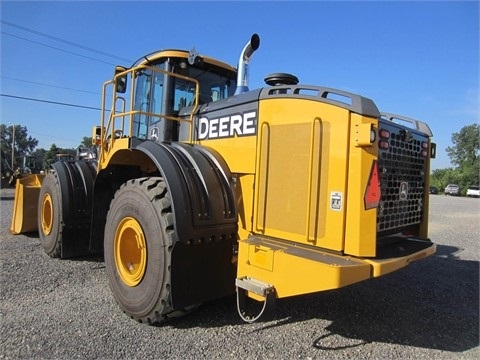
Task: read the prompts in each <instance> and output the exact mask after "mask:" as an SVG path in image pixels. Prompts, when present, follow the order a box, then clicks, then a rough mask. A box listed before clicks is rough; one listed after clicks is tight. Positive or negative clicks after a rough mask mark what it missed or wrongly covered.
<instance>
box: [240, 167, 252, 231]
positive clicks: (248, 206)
mask: <svg viewBox="0 0 480 360" xmlns="http://www.w3.org/2000/svg"><path fill="white" fill-rule="evenodd" d="M254 181H255V176H254V175H253V174H238V175H237V184H236V193H237V208H238V238H239V239H246V238H247V237H248V235H249V234H250V232H251V231H252V207H253V186H254Z"/></svg>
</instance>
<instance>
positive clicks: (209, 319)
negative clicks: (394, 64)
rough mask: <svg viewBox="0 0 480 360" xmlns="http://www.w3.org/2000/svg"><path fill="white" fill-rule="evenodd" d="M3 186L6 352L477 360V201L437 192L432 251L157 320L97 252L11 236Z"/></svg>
mask: <svg viewBox="0 0 480 360" xmlns="http://www.w3.org/2000/svg"><path fill="white" fill-rule="evenodd" d="M13 194H14V191H13V190H12V189H2V190H1V191H0V195H1V203H0V207H1V219H0V223H1V233H0V266H1V269H0V270H1V283H0V285H1V288H0V300H1V301H0V316H1V319H0V320H1V330H0V358H2V359H34V358H36V359H166V358H182V359H189V358H195V359H229V358H232V359H233V358H234V359H297V358H298V359H321V358H322V359H323V358H328V359H352V358H359V359H362V358H364V359H399V358H401V359H417V358H424V359H479V358H480V350H479V347H478V346H479V258H480V251H479V250H480V247H479V241H480V240H479V233H480V222H479V219H480V216H479V214H480V200H479V199H470V198H452V197H446V196H443V195H432V196H431V211H430V218H431V221H430V236H431V238H432V239H433V240H434V241H435V242H436V243H437V244H438V249H437V254H436V255H435V256H433V257H430V258H428V259H426V260H423V261H420V262H416V263H414V264H412V265H410V266H409V267H407V268H405V269H402V270H400V271H399V272H396V273H393V274H390V275H388V276H385V277H383V278H379V279H375V280H369V281H366V282H364V283H361V284H356V285H353V286H350V287H347V288H344V289H340V290H335V291H328V292H324V293H319V294H313V295H304V296H299V297H294V298H288V299H282V300H279V301H277V308H276V313H275V318H274V320H271V321H266V322H258V323H254V324H245V323H243V322H241V321H240V319H239V317H238V315H237V312H236V307H235V306H236V303H235V298H234V297H228V298H223V299H220V300H216V301H213V302H210V303H207V304H204V305H202V306H201V307H200V308H199V309H198V310H196V311H195V312H194V313H192V314H190V315H188V316H186V317H183V318H179V319H176V320H173V321H170V322H168V323H165V324H162V325H160V326H155V327H154V326H148V325H145V324H139V323H137V322H135V321H133V320H131V319H130V318H128V317H127V316H126V315H124V314H123V313H122V312H121V311H120V309H119V307H118V306H117V305H116V304H115V302H114V299H113V296H112V295H111V293H110V289H109V288H108V284H107V278H106V274H105V268H104V263H103V259H102V258H93V259H92V258H88V259H76V260H54V259H51V258H49V257H48V256H47V255H45V254H44V253H43V250H42V249H41V247H40V241H39V238H38V235H37V234H33V235H30V236H24V235H16V236H12V235H11V234H10V232H9V227H10V221H11V212H12V206H13Z"/></svg>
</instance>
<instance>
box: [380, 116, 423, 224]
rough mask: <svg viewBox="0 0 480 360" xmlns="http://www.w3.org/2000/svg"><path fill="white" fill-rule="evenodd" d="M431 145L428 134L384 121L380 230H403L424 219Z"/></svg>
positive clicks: (381, 152)
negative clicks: (429, 147) (424, 201)
mask: <svg viewBox="0 0 480 360" xmlns="http://www.w3.org/2000/svg"><path fill="white" fill-rule="evenodd" d="M428 146H429V145H428V138H427V137H426V136H425V135H422V134H420V133H418V132H415V131H410V130H406V129H405V128H403V127H400V126H398V125H396V124H393V123H383V122H381V123H380V130H379V139H378V152H379V154H378V167H379V176H380V188H381V200H380V205H379V207H378V212H377V231H378V232H394V231H401V230H402V228H404V227H407V226H410V225H414V224H418V223H420V222H421V221H422V216H423V196H424V191H425V176H426V163H427V157H428V155H429V154H428Z"/></svg>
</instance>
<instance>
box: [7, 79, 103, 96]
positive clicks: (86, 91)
mask: <svg viewBox="0 0 480 360" xmlns="http://www.w3.org/2000/svg"><path fill="white" fill-rule="evenodd" d="M0 77H1V78H2V79H8V80H14V81H20V82H24V83H28V84H35V85H41V86H49V87H54V88H57V89H65V90H71V91H78V92H83V93H89V94H96V95H98V94H101V92H99V91H96V92H95V91H88V90H80V89H72V88H68V87H64V86H58V85H51V84H45V83H40V82H35V81H30V80H23V79H17V78H13V77H10V76H0Z"/></svg>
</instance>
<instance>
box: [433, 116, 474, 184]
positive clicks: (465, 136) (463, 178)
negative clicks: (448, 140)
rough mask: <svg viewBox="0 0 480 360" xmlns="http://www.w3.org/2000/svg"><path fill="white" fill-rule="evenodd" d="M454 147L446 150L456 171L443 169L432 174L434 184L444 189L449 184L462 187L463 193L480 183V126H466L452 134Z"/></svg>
mask: <svg viewBox="0 0 480 360" xmlns="http://www.w3.org/2000/svg"><path fill="white" fill-rule="evenodd" d="M452 144H453V145H452V146H449V147H447V148H446V149H445V150H446V152H447V155H448V156H449V157H450V162H451V163H452V164H453V165H456V167H455V168H454V169H442V170H437V171H434V172H433V173H432V184H439V185H440V187H444V186H446V185H447V184H449V183H454V184H458V185H460V187H461V188H462V192H463V193H465V192H466V189H467V188H468V187H469V186H470V185H472V184H478V183H479V181H480V179H479V178H480V126H479V125H478V124H472V125H467V126H464V127H463V128H462V129H460V131H459V132H458V133H453V134H452Z"/></svg>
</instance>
